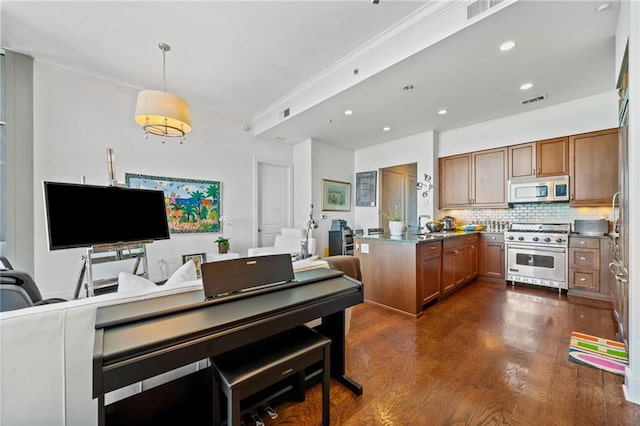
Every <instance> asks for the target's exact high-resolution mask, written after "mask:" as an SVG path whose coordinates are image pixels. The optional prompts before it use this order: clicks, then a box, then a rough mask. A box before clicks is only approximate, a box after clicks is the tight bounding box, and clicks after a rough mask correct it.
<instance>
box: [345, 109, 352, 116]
mask: <svg viewBox="0 0 640 426" xmlns="http://www.w3.org/2000/svg"><path fill="white" fill-rule="evenodd" d="M351 114H353V111H351V110H350V109H348V110H346V111H345V112H344V115H351Z"/></svg>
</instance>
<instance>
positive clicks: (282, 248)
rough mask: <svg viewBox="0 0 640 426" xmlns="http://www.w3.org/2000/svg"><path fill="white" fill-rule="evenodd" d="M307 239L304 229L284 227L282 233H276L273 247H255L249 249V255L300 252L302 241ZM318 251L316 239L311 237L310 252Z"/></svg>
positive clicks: (296, 253) (292, 253) (295, 253)
mask: <svg viewBox="0 0 640 426" xmlns="http://www.w3.org/2000/svg"><path fill="white" fill-rule="evenodd" d="M304 240H305V238H304V229H300V228H282V229H281V230H280V235H276V239H275V241H274V243H273V246H271V247H254V248H250V249H249V250H248V251H247V256H249V257H253V256H265V255H269V254H283V253H289V254H290V255H292V256H295V255H298V254H300V251H301V243H302V242H303V241H304ZM315 252H316V240H315V238H312V237H309V254H310V255H313V254H315Z"/></svg>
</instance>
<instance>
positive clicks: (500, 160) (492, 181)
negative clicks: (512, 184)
mask: <svg viewBox="0 0 640 426" xmlns="http://www.w3.org/2000/svg"><path fill="white" fill-rule="evenodd" d="M507 163H508V161H507V148H497V149H489V150H485V151H478V152H472V153H469V154H462V155H455V156H451V157H443V158H441V159H440V161H439V165H440V186H439V187H440V208H441V209H448V208H461V207H489V208H491V207H494V208H499V207H507V171H508V169H507Z"/></svg>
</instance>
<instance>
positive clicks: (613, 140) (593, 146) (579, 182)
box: [569, 129, 618, 207]
mask: <svg viewBox="0 0 640 426" xmlns="http://www.w3.org/2000/svg"><path fill="white" fill-rule="evenodd" d="M569 176H570V177H569V182H570V184H569V204H570V205H571V206H576V207H578V206H610V205H611V198H612V197H613V194H615V193H616V192H617V191H618V129H609V130H602V131H599V132H590V133H583V134H579V135H573V136H570V137H569Z"/></svg>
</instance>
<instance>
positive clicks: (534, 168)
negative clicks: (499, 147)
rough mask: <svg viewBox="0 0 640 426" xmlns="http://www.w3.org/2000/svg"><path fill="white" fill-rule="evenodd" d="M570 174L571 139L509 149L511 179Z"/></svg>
mask: <svg viewBox="0 0 640 426" xmlns="http://www.w3.org/2000/svg"><path fill="white" fill-rule="evenodd" d="M568 174H569V139H568V138H567V137H561V138H553V139H546V140H543V141H538V142H529V143H525V144H520V145H513V146H510V147H509V179H518V178H531V177H546V176H563V175H568Z"/></svg>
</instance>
